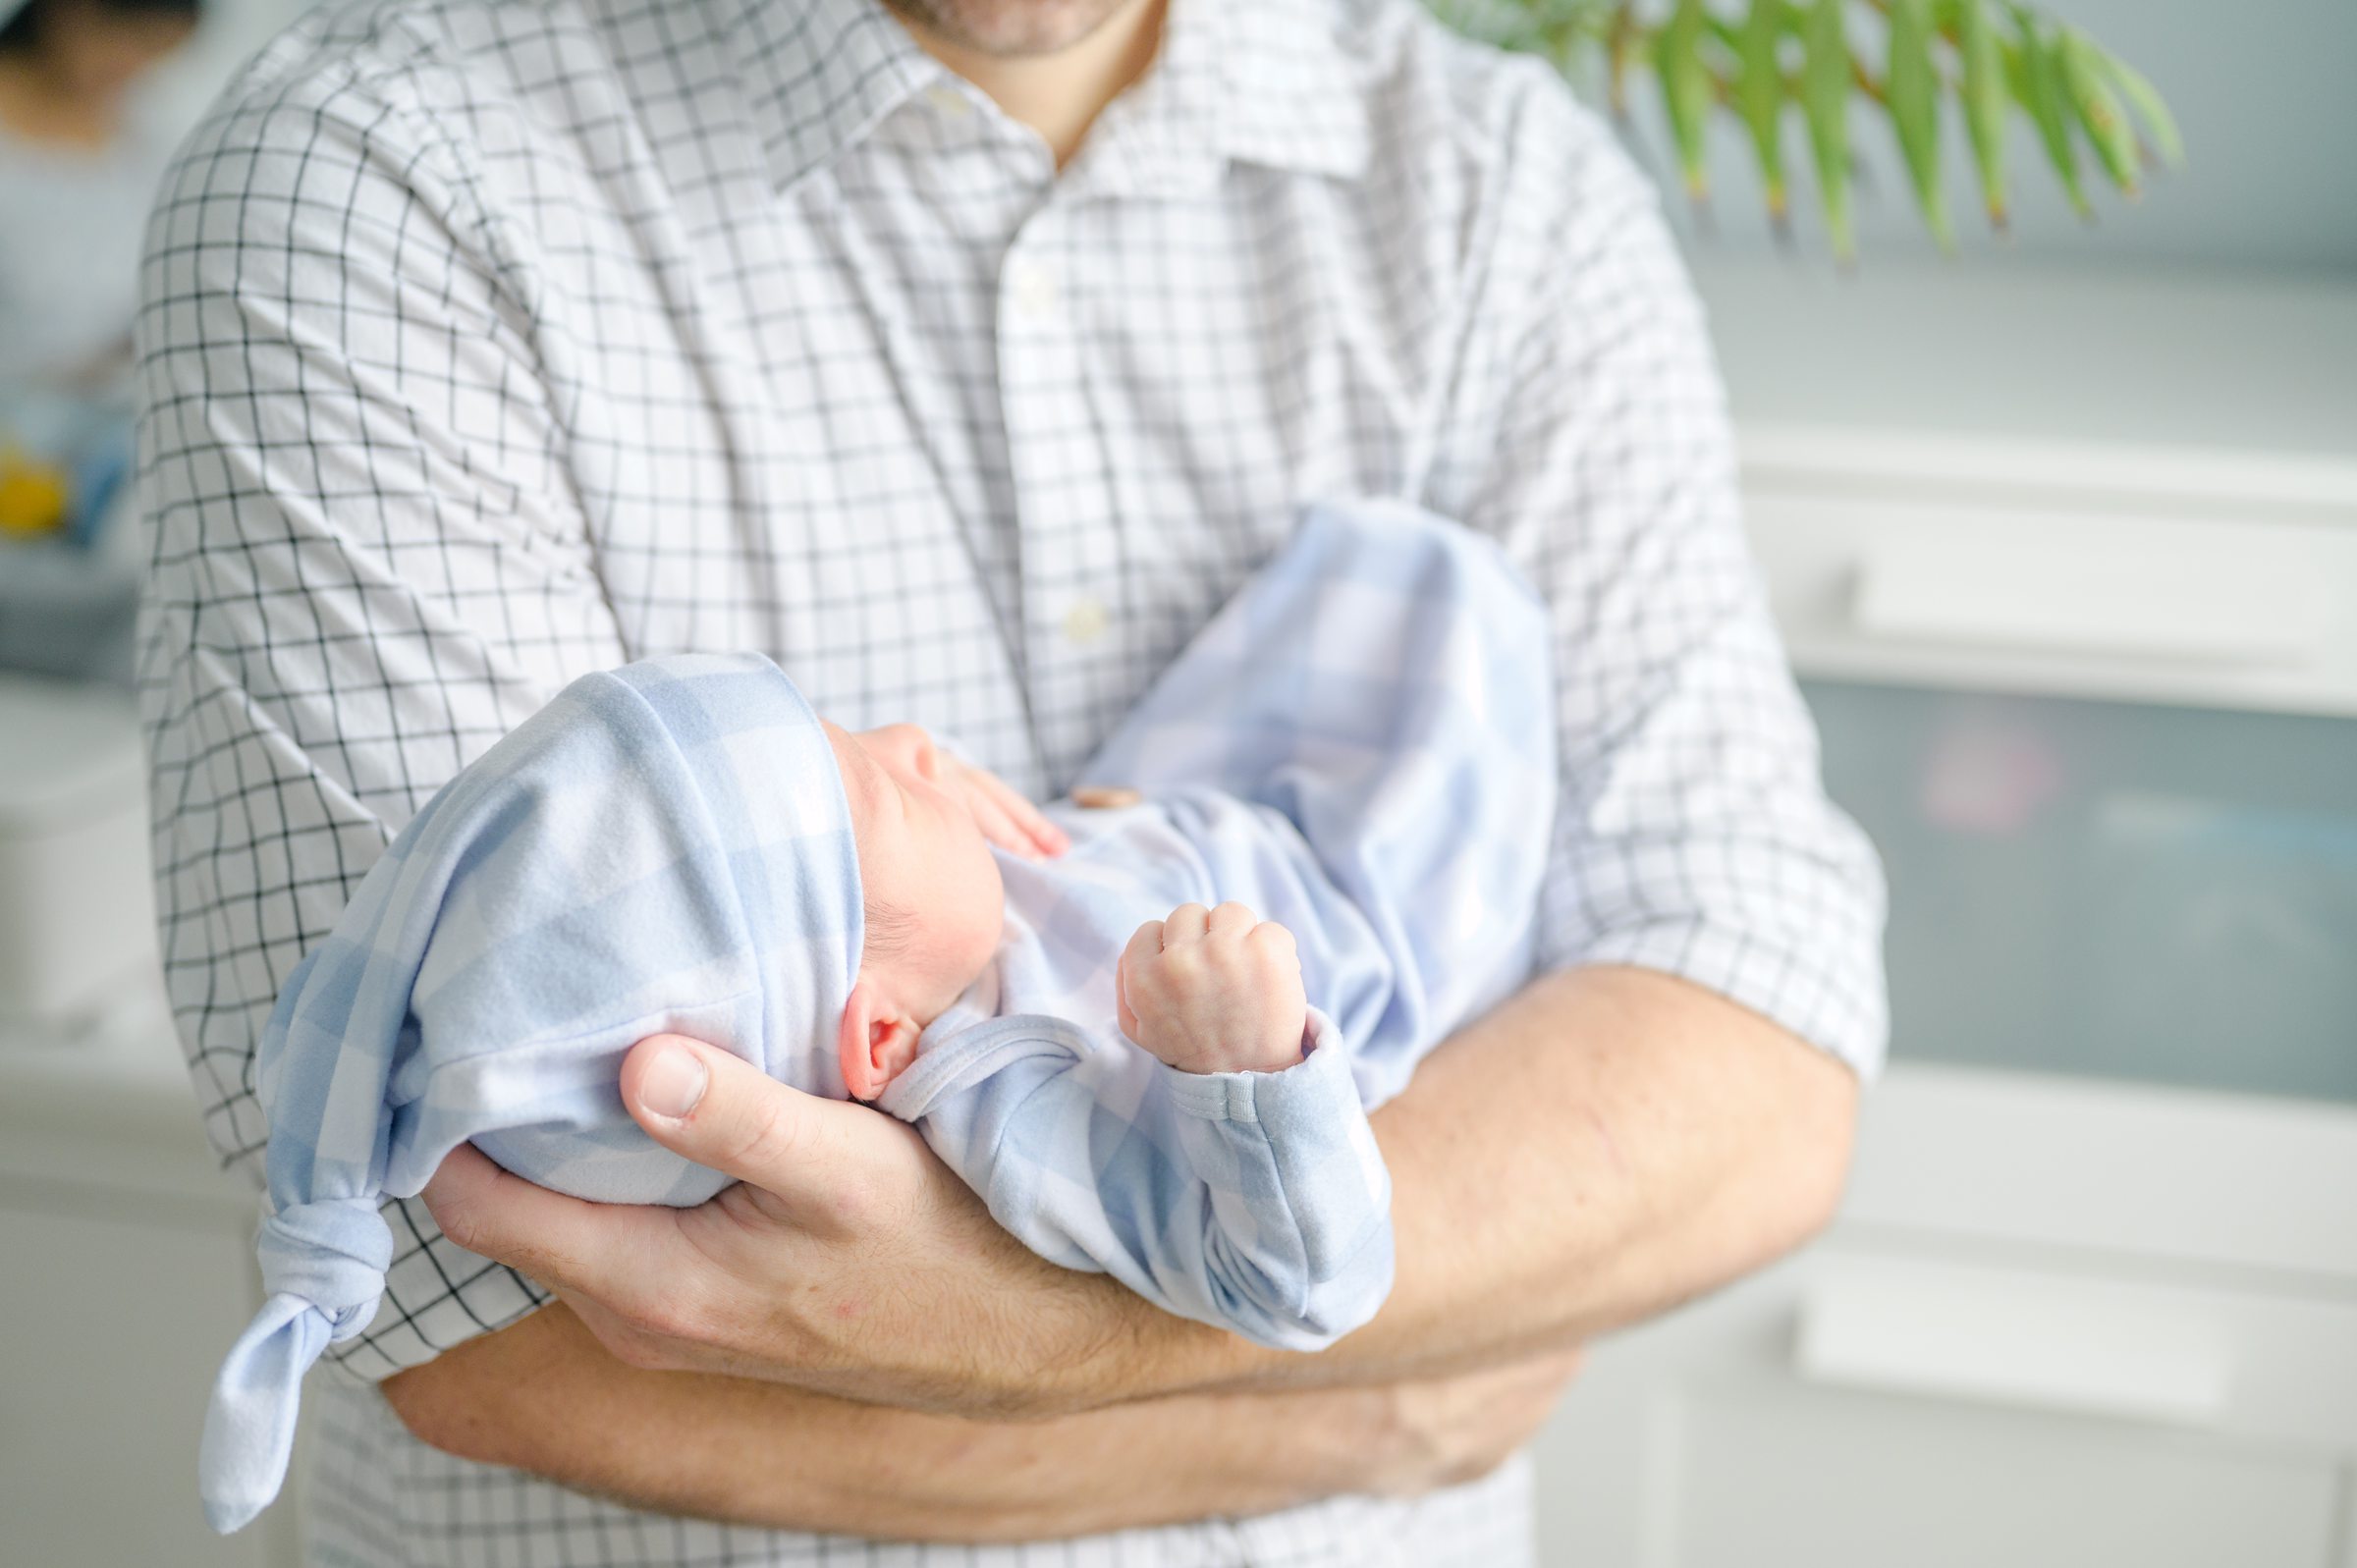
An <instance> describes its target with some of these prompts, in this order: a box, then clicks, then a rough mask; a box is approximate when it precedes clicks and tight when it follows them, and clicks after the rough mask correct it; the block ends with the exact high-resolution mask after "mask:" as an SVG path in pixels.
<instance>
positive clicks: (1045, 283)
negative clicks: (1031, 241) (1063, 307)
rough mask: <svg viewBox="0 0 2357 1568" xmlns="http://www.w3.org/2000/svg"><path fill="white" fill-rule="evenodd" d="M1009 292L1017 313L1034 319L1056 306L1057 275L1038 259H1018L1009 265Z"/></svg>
mask: <svg viewBox="0 0 2357 1568" xmlns="http://www.w3.org/2000/svg"><path fill="white" fill-rule="evenodd" d="M1007 292H1008V297H1010V298H1011V299H1013V300H1014V308H1015V312H1016V314H1018V315H1022V316H1025V317H1028V318H1030V319H1032V320H1037V319H1039V318H1040V317H1042V316H1044V315H1046V314H1048V313H1049V312H1050V311H1052V310H1054V309H1055V308H1056V275H1055V274H1054V273H1052V272H1050V271H1049V270H1048V269H1047V268H1046V267H1044V266H1042V265H1041V264H1040V263H1038V262H1036V261H1016V262H1014V263H1013V264H1012V265H1010V266H1009V267H1008V269H1007Z"/></svg>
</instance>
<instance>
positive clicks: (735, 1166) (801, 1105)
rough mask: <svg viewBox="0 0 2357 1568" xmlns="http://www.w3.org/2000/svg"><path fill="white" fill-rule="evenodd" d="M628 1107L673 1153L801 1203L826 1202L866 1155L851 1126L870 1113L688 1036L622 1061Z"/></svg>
mask: <svg viewBox="0 0 2357 1568" xmlns="http://www.w3.org/2000/svg"><path fill="white" fill-rule="evenodd" d="M622 1103H623V1105H624V1106H625V1107H626V1108H628V1109H629V1110H630V1114H631V1116H632V1117H634V1118H635V1119H636V1120H637V1122H638V1125H639V1126H641V1127H644V1128H645V1129H646V1131H647V1134H648V1136H650V1137H652V1138H653V1139H654V1140H655V1142H657V1143H659V1144H661V1145H662V1146H663V1147H664V1148H666V1149H669V1150H671V1151H673V1152H674V1153H676V1154H681V1155H685V1156H686V1157H687V1158H688V1159H689V1160H692V1161H694V1162H696V1163H697V1164H699V1165H709V1166H711V1167H712V1168H713V1169H714V1170H717V1171H719V1172H720V1173H721V1174H722V1175H725V1176H734V1177H736V1178H737V1179H738V1180H739V1181H743V1182H750V1183H751V1184H752V1185H754V1186H756V1187H760V1188H763V1189H764V1190H766V1191H769V1192H772V1193H775V1194H777V1195H778V1196H779V1197H781V1198H784V1199H786V1200H788V1201H789V1202H792V1201H794V1200H795V1199H796V1198H799V1197H804V1196H808V1195H811V1194H814V1193H815V1194H823V1192H824V1189H825V1188H826V1186H827V1185H828V1183H829V1182H830V1181H832V1180H835V1179H837V1178H838V1177H839V1176H841V1175H842V1173H843V1172H844V1171H845V1170H847V1169H849V1168H851V1166H852V1165H853V1163H854V1162H855V1161H856V1159H857V1156H858V1153H859V1151H858V1150H856V1149H854V1148H853V1147H852V1145H853V1144H854V1143H855V1142H856V1133H857V1132H858V1131H862V1130H866V1128H865V1126H864V1121H863V1122H862V1125H861V1127H859V1128H854V1127H852V1126H851V1125H850V1122H849V1121H848V1120H847V1118H867V1117H872V1116H874V1115H876V1114H877V1112H876V1111H873V1110H869V1109H867V1108H865V1107H862V1106H853V1105H850V1104H848V1103H846V1102H842V1101H835V1100H825V1099H821V1098H820V1097H818V1096H816V1095H806V1094H804V1093H802V1092H801V1091H800V1090H798V1089H790V1088H788V1087H787V1086H786V1085H785V1084H782V1083H780V1082H778V1081H777V1080H776V1079H775V1078H772V1077H770V1076H769V1075H768V1074H767V1073H765V1072H763V1071H762V1070H761V1069H760V1068H758V1067H755V1066H754V1065H753V1064H752V1063H750V1062H747V1061H742V1060H740V1059H739V1058H738V1057H736V1056H732V1055H730V1054H728V1053H727V1052H725V1051H720V1050H717V1049H715V1048H713V1047H711V1046H707V1045H705V1044H703V1043H702V1042H701V1041H696V1040H689V1039H686V1038H685V1037H684V1036H680V1035H656V1036H654V1037H652V1038H651V1039H647V1040H641V1041H639V1042H638V1044H637V1045H635V1046H633V1047H631V1048H630V1054H629V1055H628V1056H626V1057H624V1058H623V1063H622Z"/></svg>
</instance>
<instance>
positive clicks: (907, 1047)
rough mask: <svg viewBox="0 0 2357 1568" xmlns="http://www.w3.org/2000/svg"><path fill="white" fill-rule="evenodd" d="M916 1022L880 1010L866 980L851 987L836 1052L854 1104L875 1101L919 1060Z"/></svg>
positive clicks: (884, 1009)
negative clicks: (840, 1057) (862, 1101)
mask: <svg viewBox="0 0 2357 1568" xmlns="http://www.w3.org/2000/svg"><path fill="white" fill-rule="evenodd" d="M919 1033H920V1031H919V1030H918V1029H917V1027H916V1025H915V1023H914V1022H912V1021H911V1020H909V1019H907V1018H904V1017H903V1016H901V1015H900V1014H899V1013H897V1012H893V1011H890V1010H889V1009H887V1008H885V1007H883V1006H880V1005H879V1004H878V1003H877V1000H876V994H875V992H874V991H873V990H871V989H870V988H869V986H868V983H867V982H866V981H865V980H861V981H859V982H858V983H856V984H855V985H853V986H852V987H851V995H850V999H849V1000H847V1001H846V1002H845V1003H844V1007H843V1032H842V1035H841V1036H840V1038H839V1039H838V1040H837V1043H836V1049H837V1051H839V1052H840V1053H841V1054H842V1058H843V1085H844V1087H845V1088H846V1089H849V1090H850V1094H851V1098H852V1099H853V1100H873V1099H875V1098H876V1097H877V1096H878V1095H880V1094H882V1093H883V1092H884V1091H885V1089H886V1088H887V1087H889V1086H890V1085H891V1083H892V1081H893V1079H895V1078H898V1077H899V1076H900V1075H901V1074H902V1073H903V1072H904V1071H905V1070H906V1069H907V1066H908V1064H909V1063H910V1062H912V1061H914V1060H915V1059H916V1037H917V1035H918V1034H919Z"/></svg>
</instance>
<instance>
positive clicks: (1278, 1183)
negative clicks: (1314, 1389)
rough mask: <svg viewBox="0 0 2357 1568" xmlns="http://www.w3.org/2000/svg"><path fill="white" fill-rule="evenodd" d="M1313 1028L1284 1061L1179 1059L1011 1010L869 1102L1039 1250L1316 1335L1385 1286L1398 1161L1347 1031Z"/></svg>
mask: <svg viewBox="0 0 2357 1568" xmlns="http://www.w3.org/2000/svg"><path fill="white" fill-rule="evenodd" d="M1309 1038H1310V1046H1309V1050H1308V1053H1307V1054H1306V1055H1305V1056H1304V1057H1303V1059H1302V1060H1301V1061H1300V1062H1299V1063H1298V1064H1296V1065H1293V1066H1290V1067H1287V1068H1286V1069H1284V1070H1283V1071H1281V1072H1225V1073H1183V1072H1179V1071H1178V1070H1176V1069H1175V1068H1172V1067H1169V1066H1166V1065H1165V1064H1163V1063H1162V1062H1160V1061H1157V1060H1155V1059H1154V1058H1153V1057H1152V1056H1150V1055H1148V1054H1146V1053H1145V1052H1143V1051H1140V1050H1138V1049H1137V1048H1136V1047H1135V1046H1133V1045H1131V1044H1130V1043H1129V1042H1128V1041H1126V1040H1123V1039H1118V1038H1104V1037H1101V1036H1098V1035H1093V1034H1091V1033H1090V1032H1089V1031H1087V1030H1084V1029H1082V1028H1080V1027H1079V1026H1078V1025H1075V1024H1072V1023H1069V1022H1068V1021H1066V1020H1064V1019H1059V1018H1050V1017H1044V1016H1038V1015H1031V1014H1017V1015H1012V1016H1008V1017H1003V1018H994V1019H991V1020H988V1021H987V1022H983V1023H978V1024H974V1025H972V1026H970V1027H968V1028H964V1029H961V1030H960V1031H959V1033H957V1034H956V1035H955V1036H953V1037H951V1038H950V1039H947V1040H945V1041H942V1042H939V1043H936V1044H932V1045H930V1046H929V1047H928V1049H927V1051H926V1052H925V1054H923V1055H921V1056H919V1057H918V1059H917V1061H916V1063H915V1064H914V1065H913V1066H911V1067H910V1068H909V1070H908V1071H907V1072H906V1073H904V1074H903V1075H902V1076H901V1078H900V1079H898V1080H897V1081H896V1082H895V1083H894V1084H893V1085H892V1087H891V1088H889V1089H887V1090H886V1091H885V1093H884V1096H883V1099H882V1101H881V1102H880V1104H881V1107H882V1108H883V1109H885V1110H887V1111H890V1112H891V1113H893V1114H894V1115H897V1116H900V1117H902V1118H903V1119H904V1120H907V1121H911V1122H913V1123H914V1124H915V1125H916V1126H917V1128H918V1129H919V1131H921V1132H922V1133H923V1134H924V1137H925V1141H926V1143H927V1144H929V1145H930V1146H931V1147H932V1149H933V1150H934V1152H935V1153H936V1154H938V1155H939V1156H940V1157H941V1158H942V1160H943V1162H946V1163H947V1164H948V1165H949V1166H950V1167H951V1168H952V1169H953V1170H955V1171H957V1172H958V1174H959V1177H960V1178H962V1179H963V1180H964V1181H965V1182H966V1183H967V1185H969V1186H971V1187H972V1188H973V1189H974V1191H975V1192H976V1193H978V1194H980V1195H981V1197H982V1198H983V1200H984V1201H985V1202H987V1203H988V1204H989V1206H990V1212H991V1215H992V1217H994V1218H996V1219H997V1220H998V1221H999V1223H1000V1224H1002V1225H1004V1226H1005V1227H1006V1228H1007V1229H1008V1230H1009V1231H1011V1232H1013V1233H1014V1236H1015V1237H1016V1238H1017V1239H1018V1240H1020V1241H1022V1242H1023V1244H1024V1245H1026V1246H1028V1247H1030V1248H1031V1249H1032V1250H1033V1251H1034V1252H1037V1253H1038V1254H1039V1255H1040V1256H1041V1257H1043V1258H1046V1259H1048V1260H1049V1261H1050V1262H1052V1263H1057V1264H1061V1265H1063V1266H1064V1267H1066V1268H1069V1269H1079V1270H1085V1271H1090V1272H1102V1273H1109V1274H1111V1275H1113V1276H1114V1277H1115V1278H1117V1279H1119V1280H1120V1281H1121V1282H1122V1283H1123V1284H1124V1285H1126V1286H1128V1287H1129V1288H1130V1289H1131V1290H1133V1291H1135V1292H1137V1293H1138V1294H1139V1295H1141V1296H1143V1297H1145V1298H1146V1299H1147V1300H1148V1301H1151V1302H1153V1303H1154V1304H1155V1305H1156V1306H1158V1307H1161V1308H1162V1309H1163V1310H1164V1311H1166V1312H1170V1313H1174V1314H1176V1315H1178V1316H1179V1317H1182V1318H1191V1319H1194V1320H1195V1321H1197V1322H1199V1323H1207V1324H1211V1325H1214V1326H1216V1327H1221V1328H1226V1329H1229V1330H1231V1331H1232V1332H1234V1333H1238V1334H1241V1335H1243V1336H1244V1337H1245V1338H1247V1339H1250V1340H1253V1341H1254V1342H1255V1343H1258V1344H1263V1345H1268V1346H1270V1347H1272V1348H1274V1349H1281V1350H1320V1349H1323V1348H1325V1347H1326V1346H1327V1345H1330V1344H1332V1343H1333V1342H1334V1341H1335V1340H1337V1339H1339V1338H1341V1337H1342V1336H1343V1334H1345V1333H1348V1332H1349V1331H1350V1330H1351V1329H1353V1328H1356V1327H1358V1326H1359V1325H1362V1324H1364V1323H1365V1322H1366V1321H1367V1320H1368V1319H1369V1318H1372V1317H1373V1316H1374V1315H1375V1312H1376V1310H1377V1309H1378V1308H1379V1307H1381V1306H1382V1305H1383V1302H1384V1298H1385V1297H1386V1296H1387V1295H1389V1294H1390V1291H1391V1286H1392V1262H1393V1260H1392V1226H1391V1176H1390V1173H1389V1172H1388V1171H1387V1170H1386V1169H1385V1167H1384V1163H1383V1159H1382V1156H1381V1154H1380V1153H1379V1152H1378V1150H1377V1148H1376V1146H1375V1136H1374V1133H1373V1131H1372V1130H1371V1129H1370V1128H1369V1127H1368V1125H1367V1116H1366V1110H1365V1108H1364V1107H1363V1106H1362V1105H1361V1103H1360V1099H1359V1094H1358V1090H1357V1088H1356V1086H1355V1084H1354V1083H1353V1081H1352V1078H1351V1074H1350V1065H1349V1059H1348V1051H1347V1049H1346V1046H1345V1043H1344V1042H1343V1038H1342V1035H1341V1031H1340V1030H1339V1029H1337V1028H1336V1027H1335V1025H1334V1023H1333V1021H1332V1020H1331V1019H1328V1018H1327V1017H1326V1016H1325V1015H1323V1014H1321V1013H1318V1012H1316V1011H1314V1010H1313V1011H1312V1013H1311V1014H1310V1029H1309Z"/></svg>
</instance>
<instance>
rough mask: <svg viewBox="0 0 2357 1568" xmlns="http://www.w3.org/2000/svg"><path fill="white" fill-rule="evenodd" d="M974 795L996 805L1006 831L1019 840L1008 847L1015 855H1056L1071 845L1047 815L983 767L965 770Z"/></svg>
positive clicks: (1012, 786) (1068, 837) (1062, 831)
mask: <svg viewBox="0 0 2357 1568" xmlns="http://www.w3.org/2000/svg"><path fill="white" fill-rule="evenodd" d="M967 776H968V778H969V779H970V780H971V781H972V784H973V787H974V792H975V794H976V796H977V797H978V798H980V799H983V800H987V801H989V802H990V803H991V804H992V805H994V806H996V807H997V808H998V810H999V812H1000V813H1001V815H1002V817H1003V818H1004V820H1005V821H1006V822H1007V824H1008V825H1009V827H1010V829H1011V830H1012V831H1013V832H1014V834H1016V835H1018V836H1019V837H1020V838H1021V840H1022V841H1021V842H1019V843H1010V844H1008V845H1007V847H1008V848H1010V849H1013V850H1014V851H1016V852H1017V853H1030V854H1039V855H1060V854H1063V853H1064V852H1065V851H1066V850H1067V849H1069V848H1070V847H1071V846H1072V840H1071V838H1070V836H1069V835H1068V834H1067V833H1066V832H1065V831H1064V830H1063V829H1062V828H1059V827H1057V826H1056V824H1054V823H1052V822H1050V821H1049V820H1048V816H1047V813H1046V812H1044V811H1041V810H1040V809H1039V807H1038V806H1037V805H1035V804H1033V803H1032V802H1031V801H1030V800H1029V799H1028V798H1026V797H1025V796H1024V794H1023V792H1022V791H1021V790H1019V789H1017V788H1015V787H1014V785H1013V784H1009V783H1008V782H1007V781H1006V780H1004V779H1002V778H1000V777H999V776H998V775H997V774H995V773H992V772H991V771H990V770H988V769H987V768H973V769H969V770H968V775H967Z"/></svg>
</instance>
